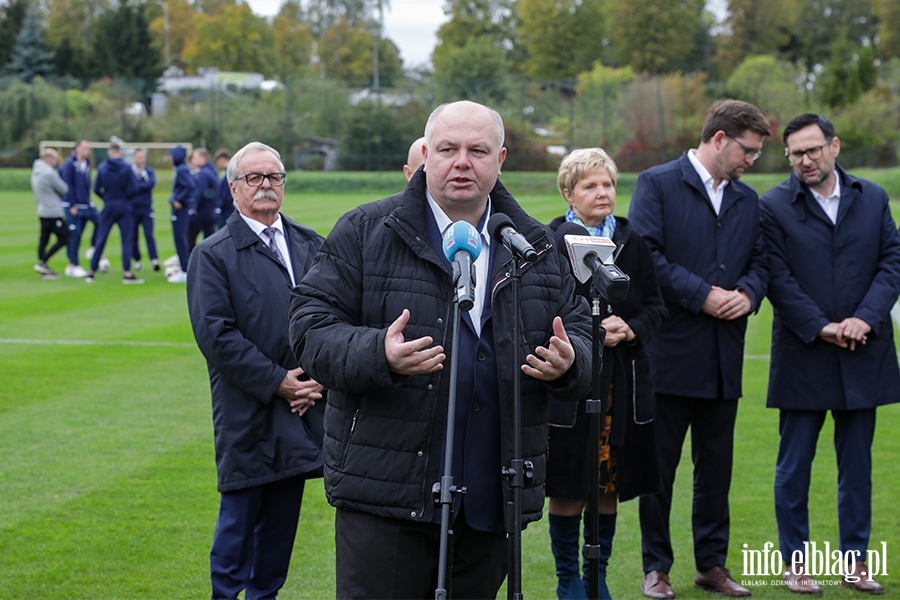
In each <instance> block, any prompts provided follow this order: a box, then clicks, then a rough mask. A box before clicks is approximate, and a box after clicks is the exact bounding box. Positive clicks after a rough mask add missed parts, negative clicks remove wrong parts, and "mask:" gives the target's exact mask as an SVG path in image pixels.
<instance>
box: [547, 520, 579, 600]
mask: <svg viewBox="0 0 900 600" xmlns="http://www.w3.org/2000/svg"><path fill="white" fill-rule="evenodd" d="M547 520H548V521H549V526H550V549H551V550H552V551H553V558H554V560H555V561H556V578H557V580H558V584H557V586H556V596H557V597H558V598H559V599H560V600H585V599H586V598H587V594H586V593H585V591H584V586H583V585H582V584H581V574H580V573H579V567H580V565H579V558H580V556H581V515H573V516H568V517H566V516H562V515H554V514H552V513H551V514H549V516H548V519H547Z"/></svg>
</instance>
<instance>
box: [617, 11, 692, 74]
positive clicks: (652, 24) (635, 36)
mask: <svg viewBox="0 0 900 600" xmlns="http://www.w3.org/2000/svg"><path fill="white" fill-rule="evenodd" d="M609 10H610V13H609V14H610V16H609V22H610V23H614V24H615V25H614V26H612V27H611V28H610V29H611V31H610V39H611V41H612V43H613V47H614V53H615V56H616V57H617V58H618V63H619V65H621V66H624V65H630V66H631V67H632V68H633V69H634V70H635V71H637V72H639V73H640V72H648V73H668V72H671V71H673V70H675V69H678V68H684V65H683V60H682V57H684V56H687V55H689V54H691V51H692V49H693V48H694V46H695V43H696V41H697V39H698V28H699V27H700V26H701V25H702V24H703V23H704V19H703V16H702V14H703V10H704V2H703V0H611V1H610V4H609Z"/></svg>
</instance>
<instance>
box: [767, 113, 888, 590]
mask: <svg viewBox="0 0 900 600" xmlns="http://www.w3.org/2000/svg"><path fill="white" fill-rule="evenodd" d="M784 145H785V147H786V149H785V156H787V158H788V160H789V161H790V163H791V165H792V166H793V172H792V173H791V176H790V178H789V179H788V180H787V181H785V182H784V183H782V184H781V185H779V186H778V187H776V188H774V189H772V190H771V191H769V192H768V193H766V194H765V195H764V196H763V197H762V209H761V210H762V226H763V233H764V234H765V237H766V241H767V247H768V249H769V265H770V266H769V269H770V273H771V283H770V284H769V299H770V300H771V302H772V306H773V307H774V308H775V318H774V319H773V321H772V361H771V366H770V372H769V396H768V402H767V405H768V406H769V407H771V408H777V409H779V411H780V414H779V431H780V433H781V443H780V445H779V447H778V462H777V465H776V467H775V516H776V518H777V520H778V541H779V546H780V550H781V555H782V557H783V558H784V559H785V561H787V562H789V566H788V568H787V569H785V571H784V573H783V577H784V580H785V583H786V587H787V588H788V589H789V590H790V591H792V592H797V593H808V594H817V595H818V594H821V593H822V590H821V589H820V588H819V586H818V585H817V584H816V582H815V580H814V579H813V578H812V577H811V575H810V573H809V572H808V570H807V569H808V567H809V564H808V562H807V558H808V557H805V556H803V554H804V553H803V550H804V546H803V543H804V542H805V541H809V539H810V538H809V511H808V507H807V505H808V499H809V481H810V471H811V469H812V461H813V458H814V457H815V453H816V442H817V441H818V438H819V432H820V430H821V429H822V424H823V423H824V421H825V417H826V414H827V412H828V411H829V410H830V411H831V417H832V419H833V420H834V450H835V453H836V454H837V464H838V481H837V497H838V523H839V531H840V550H841V553H842V554H844V555H845V556H850V555H849V554H848V553H853V556H854V557H855V560H853V561H850V562H851V563H852V564H847V565H845V570H844V581H843V583H844V584H845V585H847V586H849V587H852V588H854V589H856V590H857V591H860V592H869V593H876V594H880V593H882V592H883V591H884V590H883V588H882V587H881V585H880V584H879V583H878V582H877V581H875V580H874V577H872V575H871V574H870V573H869V570H868V568H867V566H866V565H865V564H864V561H865V559H866V550H867V547H868V543H869V533H870V531H871V527H872V439H873V437H874V435H875V410H876V407H878V406H882V405H884V404H890V403H893V402H897V401H898V400H900V370H898V367H897V354H896V349H895V347H894V332H893V326H892V324H891V319H890V310H891V306H893V304H894V301H895V300H896V299H897V295H898V294H900V236H898V233H897V229H896V224H895V223H894V220H893V218H892V217H891V210H890V207H889V206H888V196H887V194H886V193H885V191H884V190H883V189H882V188H880V187H879V186H877V185H875V184H874V183H871V182H869V181H866V180H864V179H859V178H857V177H852V176H851V175H849V174H847V172H846V171H844V170H843V169H842V168H841V167H840V166H838V165H837V164H836V162H835V161H836V159H837V157H838V154H839V153H840V150H841V142H840V140H839V139H838V138H837V136H836V135H835V131H834V125H832V123H831V121H829V120H828V119H826V118H825V117H821V116H819V115H814V114H805V115H801V116H799V117H797V118H796V119H794V120H793V121H791V122H790V123H788V125H787V127H785V129H784ZM801 556H802V557H803V558H802V560H800V561H797V560H796V558H799V557H801ZM803 563H806V564H803ZM813 575H814V574H813Z"/></svg>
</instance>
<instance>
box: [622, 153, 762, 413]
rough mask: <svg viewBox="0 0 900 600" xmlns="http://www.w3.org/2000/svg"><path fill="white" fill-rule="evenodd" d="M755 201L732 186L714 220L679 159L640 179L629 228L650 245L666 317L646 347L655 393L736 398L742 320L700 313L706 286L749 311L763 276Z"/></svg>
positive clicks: (694, 177) (696, 180) (686, 162)
mask: <svg viewBox="0 0 900 600" xmlns="http://www.w3.org/2000/svg"><path fill="white" fill-rule="evenodd" d="M758 200H759V196H758V195H757V194H756V192H754V191H753V189H751V188H750V187H749V186H747V185H746V184H744V183H741V182H740V181H732V182H730V183H729V184H728V185H727V186H726V187H725V191H724V197H723V198H722V206H721V209H720V211H719V214H718V215H716V213H715V211H714V210H713V206H712V202H711V201H710V199H709V195H708V194H707V192H706V188H705V187H704V186H703V182H702V181H701V180H700V176H699V175H698V174H697V171H696V170H695V169H694V166H693V165H692V164H691V161H690V159H689V158H688V156H687V153H685V154H683V155H682V156H681V158H679V159H678V160H674V161H672V162H669V163H666V164H664V165H659V166H657V167H653V168H652V169H648V170H646V171H644V172H643V173H641V175H640V177H638V181H637V186H636V187H635V189H634V195H633V196H632V199H631V206H630V208H629V211H628V217H629V219H630V220H631V225H632V227H633V228H634V230H635V231H637V232H638V233H639V234H640V235H641V236H643V238H644V239H645V240H647V243H648V244H649V245H650V250H651V252H652V253H653V260H654V263H655V265H656V274H657V277H658V278H659V287H660V291H661V292H662V295H663V299H664V300H665V302H666V308H667V309H668V311H669V316H668V317H667V318H666V319H665V320H664V321H663V323H662V325H661V326H660V328H659V330H658V331H657V333H656V335H655V336H654V337H653V339H652V340H651V341H650V343H649V344H648V345H647V348H646V350H647V354H648V355H649V356H650V363H651V365H652V367H653V384H654V386H655V389H656V391H657V392H658V393H664V394H673V395H678V396H690V397H694V398H716V397H717V396H718V393H717V383H718V381H719V376H720V374H721V380H722V392H723V396H724V397H725V398H729V399H733V398H739V397H740V396H741V395H742V391H741V370H742V368H743V360H744V333H745V331H746V329H747V315H744V316H743V317H740V318H738V319H734V320H732V321H724V320H722V319H717V318H715V317H712V316H710V315H707V314H706V313H704V312H702V311H701V307H702V306H703V302H704V300H706V297H707V295H708V294H709V290H710V288H711V286H713V285H717V286H719V287H721V288H724V289H726V290H733V289H736V288H741V289H743V290H745V291H746V292H747V293H748V294H749V295H750V299H751V300H752V301H753V310H754V311H755V310H758V309H759V303H760V302H761V301H762V299H763V297H764V296H765V293H766V284H767V282H768V273H767V271H766V256H765V250H764V246H763V238H762V233H761V231H760V227H759V201H758Z"/></svg>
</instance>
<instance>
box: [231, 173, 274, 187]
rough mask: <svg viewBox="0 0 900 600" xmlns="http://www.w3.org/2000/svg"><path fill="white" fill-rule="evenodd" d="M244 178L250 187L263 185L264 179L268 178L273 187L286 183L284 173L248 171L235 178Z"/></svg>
mask: <svg viewBox="0 0 900 600" xmlns="http://www.w3.org/2000/svg"><path fill="white" fill-rule="evenodd" d="M238 179H243V180H245V181H246V182H247V185H249V186H250V187H259V186H261V185H262V182H263V179H268V180H269V183H270V184H271V185H272V186H273V187H281V186H283V185H284V173H265V174H263V173H247V174H246V175H241V176H240V177H235V178H234V180H235V181H237V180H238Z"/></svg>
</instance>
